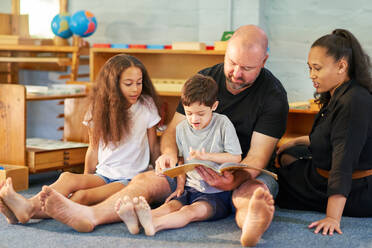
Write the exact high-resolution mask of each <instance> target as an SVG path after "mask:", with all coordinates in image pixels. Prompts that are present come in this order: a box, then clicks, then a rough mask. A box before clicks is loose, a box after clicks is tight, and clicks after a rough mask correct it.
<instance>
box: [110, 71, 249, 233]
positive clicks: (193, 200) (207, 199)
mask: <svg viewBox="0 0 372 248" xmlns="http://www.w3.org/2000/svg"><path fill="white" fill-rule="evenodd" d="M217 91H218V88H217V84H216V82H215V81H214V80H213V78H211V77H208V76H203V75H200V74H197V75H195V76H193V77H191V78H190V79H189V80H188V81H187V82H186V83H185V84H184V86H183V88H182V95H181V101H182V104H183V107H184V109H185V114H186V120H183V121H182V122H180V123H179V124H178V125H177V128H176V142H177V146H178V151H179V156H180V157H181V159H180V163H182V162H183V160H185V162H188V163H189V162H190V163H198V162H202V163H207V164H209V165H210V166H214V167H216V168H218V167H219V165H220V164H223V163H226V162H236V163H238V162H240V160H241V153H242V151H241V148H240V144H239V139H238V136H237V134H236V131H235V128H234V126H233V124H232V123H231V121H230V120H229V119H228V118H227V117H226V116H224V115H221V114H217V113H213V111H214V110H215V109H216V108H217V106H218V101H217V99H216V96H217ZM117 213H118V214H119V216H120V217H121V218H122V220H123V221H124V222H125V224H126V225H127V227H128V230H129V231H130V232H131V233H132V234H137V233H138V232H139V223H140V224H141V225H142V226H143V228H144V230H145V233H146V235H150V236H152V235H154V234H155V233H156V232H158V231H160V230H164V229H174V228H181V227H184V226H186V225H187V224H189V223H191V222H194V221H204V220H217V219H221V218H224V217H226V216H228V215H229V214H230V213H231V192H230V191H222V190H219V189H217V188H215V187H212V186H210V185H209V184H208V183H206V182H205V181H204V180H203V179H202V178H201V176H200V175H199V174H198V172H196V171H195V170H193V171H190V172H188V173H187V174H186V175H185V174H184V175H181V176H178V177H177V189H176V190H175V191H174V192H173V193H172V194H171V195H170V196H169V197H168V199H167V200H166V202H165V203H164V204H163V205H162V206H160V207H159V208H156V209H154V210H151V209H150V206H149V205H148V203H147V202H146V200H145V198H144V197H139V198H133V200H131V199H129V197H124V199H123V200H122V201H121V203H119V204H118V205H117Z"/></svg>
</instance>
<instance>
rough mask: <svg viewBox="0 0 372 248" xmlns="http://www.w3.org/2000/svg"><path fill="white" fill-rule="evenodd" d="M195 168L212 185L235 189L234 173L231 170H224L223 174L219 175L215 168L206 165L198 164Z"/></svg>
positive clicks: (219, 187) (221, 188) (228, 189)
mask: <svg viewBox="0 0 372 248" xmlns="http://www.w3.org/2000/svg"><path fill="white" fill-rule="evenodd" d="M195 169H196V171H197V172H198V173H199V175H200V176H201V177H202V178H203V180H204V181H206V182H207V183H208V184H209V185H210V186H212V187H215V188H218V189H220V190H223V191H230V190H233V189H234V175H233V174H232V173H231V172H228V171H224V172H223V175H219V174H218V173H216V172H215V171H214V170H212V169H209V168H205V167H204V166H198V167H196V168H195Z"/></svg>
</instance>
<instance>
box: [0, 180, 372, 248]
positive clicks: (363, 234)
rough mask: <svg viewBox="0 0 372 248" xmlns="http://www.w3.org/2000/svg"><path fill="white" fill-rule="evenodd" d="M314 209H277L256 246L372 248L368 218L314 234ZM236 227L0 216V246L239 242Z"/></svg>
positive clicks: (35, 183)
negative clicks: (80, 228)
mask: <svg viewBox="0 0 372 248" xmlns="http://www.w3.org/2000/svg"><path fill="white" fill-rule="evenodd" d="M57 176H58V175H57V174H56V173H44V174H38V175H32V176H31V178H30V189H29V190H28V191H24V192H21V193H22V194H23V195H24V196H26V197H29V196H32V195H33V194H34V193H35V192H38V191H39V190H40V188H41V186H42V185H43V184H49V183H50V182H52V181H54V180H55V179H56V177H57ZM322 216H323V215H322V214H320V213H316V212H304V211H292V210H285V209H277V210H276V212H275V217H274V221H273V223H272V225H271V226H270V228H269V229H268V230H267V232H266V233H265V234H264V235H263V237H262V239H261V241H260V242H259V243H258V245H257V247H314V248H315V247H371V248H372V218H347V217H344V218H343V219H342V223H341V228H342V231H343V233H344V234H342V235H338V234H335V235H334V236H333V237H330V236H322V235H320V234H318V235H315V234H313V233H312V232H311V231H310V230H308V229H307V225H308V224H309V223H310V222H312V221H315V220H318V219H320V218H322ZM239 237H240V230H239V228H238V227H237V226H236V224H235V222H234V218H233V216H230V217H229V218H227V219H224V220H220V221H216V222H201V223H192V224H190V225H188V226H187V227H185V228H182V229H178V230H167V231H162V232H159V233H158V234H156V235H155V236H154V237H147V236H145V235H144V234H140V235H135V236H134V235H131V234H129V232H128V231H127V229H126V227H125V225H124V224H122V223H116V224H109V225H104V226H99V227H97V228H96V229H95V231H94V232H92V233H78V232H76V231H73V230H72V229H70V228H69V227H67V226H65V225H63V224H61V223H59V222H57V221H55V220H42V221H36V220H35V221H32V222H30V223H28V224H26V225H21V224H17V225H9V224H7V222H6V221H5V218H3V217H0V248H5V247H27V248H32V247H138V248H139V247H146V248H149V247H151V248H155V247H177V248H181V247H211V248H218V247H240V243H239Z"/></svg>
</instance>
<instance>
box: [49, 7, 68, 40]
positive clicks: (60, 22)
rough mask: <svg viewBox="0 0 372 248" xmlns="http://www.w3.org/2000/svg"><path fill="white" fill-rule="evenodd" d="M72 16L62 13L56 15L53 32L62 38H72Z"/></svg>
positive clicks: (53, 21) (52, 25)
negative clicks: (70, 23)
mask: <svg viewBox="0 0 372 248" xmlns="http://www.w3.org/2000/svg"><path fill="white" fill-rule="evenodd" d="M69 22H70V15H69V14H68V13H62V14H58V15H56V16H55V17H54V18H53V20H52V23H51V27H52V31H53V33H54V34H55V35H56V36H59V37H62V38H65V39H67V38H70V37H71V36H72V32H71V30H70V28H69Z"/></svg>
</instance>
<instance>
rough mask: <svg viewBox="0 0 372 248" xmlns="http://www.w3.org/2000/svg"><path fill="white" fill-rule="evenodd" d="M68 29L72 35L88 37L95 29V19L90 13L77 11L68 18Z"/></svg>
mask: <svg viewBox="0 0 372 248" xmlns="http://www.w3.org/2000/svg"><path fill="white" fill-rule="evenodd" d="M70 29H71V31H72V32H73V33H74V34H76V35H79V36H81V37H87V36H90V35H92V34H93V33H94V31H96V29H97V20H96V17H94V15H93V13H92V12H90V11H86V10H80V11H77V12H76V13H75V14H73V15H72V16H71V18H70Z"/></svg>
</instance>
